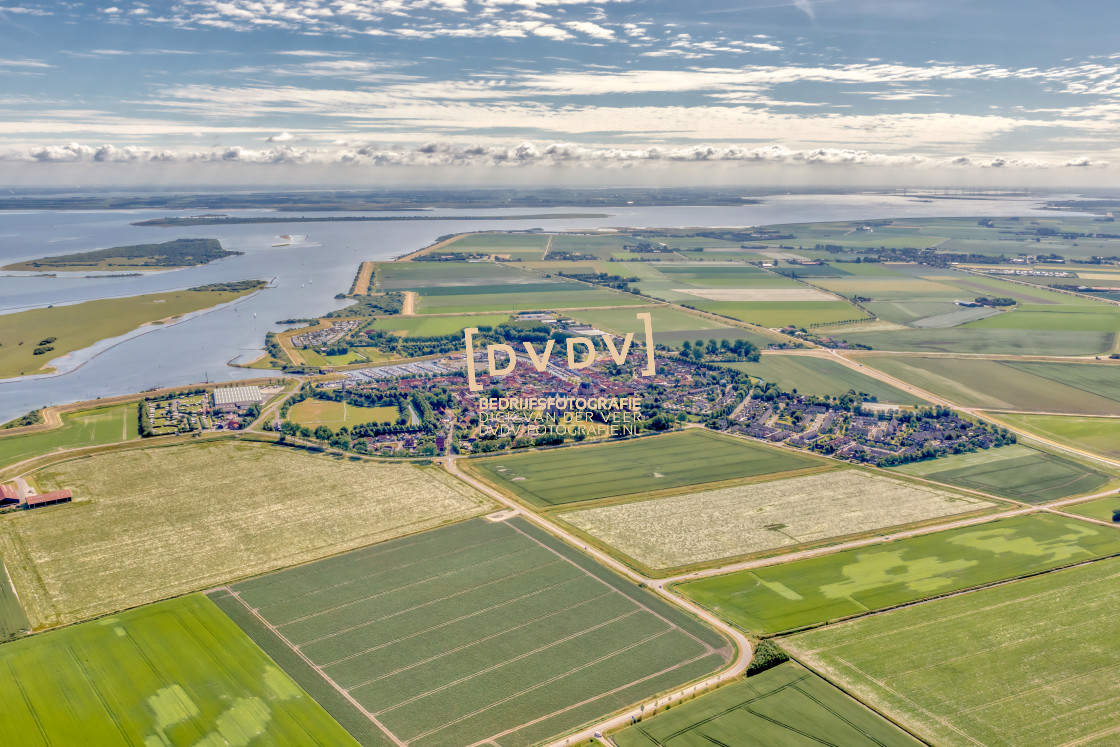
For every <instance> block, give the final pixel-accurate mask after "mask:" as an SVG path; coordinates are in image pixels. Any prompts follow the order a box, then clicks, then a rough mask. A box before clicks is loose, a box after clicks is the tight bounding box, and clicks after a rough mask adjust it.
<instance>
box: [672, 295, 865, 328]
mask: <svg viewBox="0 0 1120 747" xmlns="http://www.w3.org/2000/svg"><path fill="white" fill-rule="evenodd" d="M687 303H688V305H690V306H695V307H696V308H698V309H702V310H704V311H708V312H711V313H713V314H719V315H721V316H728V317H731V318H732V319H738V320H739V321H743V322H750V323H751V324H757V325H759V326H760V327H770V328H777V327H785V326H787V325H793V326H795V327H812V326H813V325H817V324H827V323H832V322H845V321H852V320H858V319H867V318H868V316H867V314H865V313H864V312H863V311H860V310H859V309H858V308H856V307H855V306H852V305H851V304H850V303H847V302H846V301H813V302H811V303H805V302H802V301H705V300H702V299H694V300H692V301H687Z"/></svg>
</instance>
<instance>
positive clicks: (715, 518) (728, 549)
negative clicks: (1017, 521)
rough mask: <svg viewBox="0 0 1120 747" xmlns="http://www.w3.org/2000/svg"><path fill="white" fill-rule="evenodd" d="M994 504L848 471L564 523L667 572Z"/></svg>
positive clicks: (569, 515)
mask: <svg viewBox="0 0 1120 747" xmlns="http://www.w3.org/2000/svg"><path fill="white" fill-rule="evenodd" d="M995 505H996V504H994V503H992V502H989V501H985V500H983V499H980V498H976V497H974V496H965V495H961V494H958V493H951V492H949V491H946V490H938V489H934V488H929V487H926V486H923V485H918V484H915V483H911V482H904V481H902V480H894V479H891V478H889V477H883V476H881V475H878V474H871V473H868V472H863V471H859V470H844V471H841V472H827V473H823V474H814V475H805V476H802V477H789V478H786V479H777V480H769V481H766V482H753V483H749V484H746V485H736V486H732V487H727V488H719V489H717V490H709V491H704V492H694V493H684V494H681V495H674V496H668V497H664V498H654V499H651V500H644V501H635V502H632V503H623V504H619V505H613V506H600V507H597V508H588V509H583V510H577V511H571V512H565V513H562V514H560V515H559V517H560V519H561V520H562V521H564V522H565V523H567V524H570V525H572V526H574V527H576V528H577V529H579V530H581V531H583V532H586V533H587V534H589V535H591V536H592V537H594V538H595V539H597V540H599V541H600V542H603V543H604V544H606V545H608V546H610V547H612V548H614V549H615V550H617V551H619V552H620V553H622V554H623V555H625V556H627V557H629V558H631V559H633V560H635V561H637V562H638V563H639V564H641V565H642V566H644V567H646V568H655V569H666V568H675V567H680V566H688V565H694V564H697V563H707V562H711V561H714V560H719V559H721V558H728V557H733V556H736V555H746V554H749V553H756V552H762V551H766V550H773V549H775V548H779V547H787V546H790V545H797V544H802V543H806V542H819V541H821V540H825V539H828V538H830V537H839V536H844V535H852V534H859V533H862V532H867V531H870V530H874V529H881V528H883V527H889V526H897V525H900V524H910V523H914V522H920V521H927V520H930V519H936V518H940V517H943V516H950V515H953V514H960V513H965V512H971V511H978V510H983V509H990V508H994V507H995Z"/></svg>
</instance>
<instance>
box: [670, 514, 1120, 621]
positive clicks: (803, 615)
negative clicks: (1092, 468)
mask: <svg viewBox="0 0 1120 747" xmlns="http://www.w3.org/2000/svg"><path fill="white" fill-rule="evenodd" d="M1114 503H1115V501H1114ZM1116 553H1120V533H1118V532H1116V531H1115V530H1113V529H1111V528H1110V527H1102V526H1099V525H1096V524H1090V523H1088V522H1084V521H1079V520H1077V519H1071V518H1068V517H1065V516H1058V515H1055V514H1050V513H1039V514H1028V515H1026V516H1011V517H1007V518H1004V519H996V520H994V521H990V522H984V523H983V524H976V525H974V526H968V527H959V528H957V529H950V530H947V531H943V532H934V533H931V534H922V535H919V536H916V537H906V538H904V539H900V540H895V541H892V542H888V543H884V544H881V545H875V546H872V547H859V548H855V549H851V550H843V551H841V552H837V553H831V554H828V555H820V556H817V557H814V558H805V559H803V560H797V561H794V562H792V563H782V564H780V565H771V566H765V567H762V568H754V569H751V570H747V571H739V572H736V573H729V574H725V575H722V576H712V577H710V578H704V579H700V580H697V581H690V582H688V583H684V584H681V585H680V586H679V587H678V589H679V591H680V592H681V593H683V594H684V595H685V596H687V597H689V598H690V599H692V600H693V601H695V602H697V603H699V604H702V605H703V606H705V607H707V608H708V609H710V610H711V611H713V612H715V613H716V614H718V615H719V616H720V617H723V618H724V619H725V620H727V621H729V622H731V623H733V624H735V625H737V626H739V627H740V628H742V629H744V630H749V631H752V632H755V633H781V632H783V631H786V630H791V629H794V628H799V627H803V626H807V625H817V624H820V623H824V622H828V621H830V620H836V619H839V618H842V617H849V616H852V615H860V614H864V613H866V612H870V611H874V610H880V609H885V608H887V607H893V606H896V605H900V604H907V603H909V602H915V601H918V600H920V599H923V598H926V597H930V596H937V595H941V594H949V593H952V592H954V591H960V590H961V589H968V588H971V587H974V586H982V585H984V584H990V583H994V582H996V581H1001V580H1004V579H1008V578H1015V577H1016V576H1025V575H1028V574H1031V573H1038V572H1039V571H1045V570H1048V569H1052V568H1059V567H1061V566H1065V565H1072V564H1074V563H1080V562H1084V561H1086V560H1093V559H1094V558H1101V557H1107V556H1110V555H1114V554H1116Z"/></svg>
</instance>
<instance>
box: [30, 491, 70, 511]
mask: <svg viewBox="0 0 1120 747" xmlns="http://www.w3.org/2000/svg"><path fill="white" fill-rule="evenodd" d="M73 497H74V496H73V495H71V493H70V491H69V490H54V491H51V492H50V493H43V494H42V495H31V496H28V497H27V504H26V508H28V509H32V508H42V507H43V506H57V505H58V504H59V503H69V502H70V501H71V499H72V498H73Z"/></svg>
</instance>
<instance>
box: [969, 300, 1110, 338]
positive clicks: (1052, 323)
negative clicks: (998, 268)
mask: <svg viewBox="0 0 1120 747" xmlns="http://www.w3.org/2000/svg"><path fill="white" fill-rule="evenodd" d="M968 329H1038V330H1047V331H1055V330H1056V331H1062V332H1077V331H1082V332H1107V333H1111V334H1116V333H1117V332H1118V331H1120V307H1118V306H1112V305H1105V304H1098V305H1097V306H1036V305H1024V306H1020V307H1019V308H1017V309H1015V310H1014V311H1012V312H1009V313H1007V314H998V315H996V316H990V317H988V318H987V319H981V320H980V321H976V322H970V323H969V324H968Z"/></svg>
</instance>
